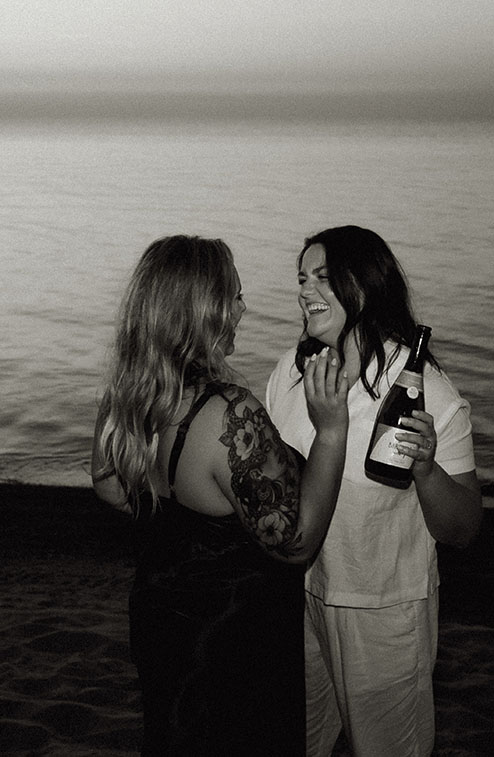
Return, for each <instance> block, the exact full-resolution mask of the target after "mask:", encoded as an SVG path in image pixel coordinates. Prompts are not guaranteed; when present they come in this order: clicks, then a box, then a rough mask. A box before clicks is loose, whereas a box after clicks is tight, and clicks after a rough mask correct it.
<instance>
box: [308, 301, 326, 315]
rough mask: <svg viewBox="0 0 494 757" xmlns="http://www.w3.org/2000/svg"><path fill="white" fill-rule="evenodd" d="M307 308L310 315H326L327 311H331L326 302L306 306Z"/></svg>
mask: <svg viewBox="0 0 494 757" xmlns="http://www.w3.org/2000/svg"><path fill="white" fill-rule="evenodd" d="M306 308H307V312H308V313H309V315H314V314H316V313H325V312H326V311H327V310H330V309H331V308H330V306H329V305H327V304H326V303H324V302H312V303H311V304H310V305H306Z"/></svg>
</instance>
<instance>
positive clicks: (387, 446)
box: [370, 423, 420, 469]
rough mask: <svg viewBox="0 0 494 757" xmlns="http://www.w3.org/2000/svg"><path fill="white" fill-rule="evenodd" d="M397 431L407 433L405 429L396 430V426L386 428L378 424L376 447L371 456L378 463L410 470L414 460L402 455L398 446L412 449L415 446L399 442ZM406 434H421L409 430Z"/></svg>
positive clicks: (375, 439) (382, 424) (375, 438)
mask: <svg viewBox="0 0 494 757" xmlns="http://www.w3.org/2000/svg"><path fill="white" fill-rule="evenodd" d="M397 431H405V429H402V428H396V427H395V426H386V425H385V424H384V423H378V424H377V429H376V435H375V437H374V446H373V448H372V452H371V454H370V459H371V460H375V461H376V462H377V463H384V464H385V465H394V466H395V468H405V469H408V468H411V467H412V463H413V458H412V457H409V456H408V455H404V454H402V453H401V452H400V451H399V450H398V444H402V445H403V446H405V447H412V448H413V447H414V446H415V445H414V444H412V443H411V442H398V440H397V439H395V434H396V432H397ZM406 433H407V434H409V433H410V434H415V435H416V436H420V434H417V433H416V432H415V431H409V430H408V429H406Z"/></svg>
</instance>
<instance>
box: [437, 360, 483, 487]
mask: <svg viewBox="0 0 494 757" xmlns="http://www.w3.org/2000/svg"><path fill="white" fill-rule="evenodd" d="M439 381H440V384H439ZM432 391H433V394H434V393H436V394H437V392H438V391H440V392H441V400H440V402H439V403H438V407H437V408H434V407H433V408H432V410H431V412H432V415H433V416H434V425H435V429H436V434H437V451H436V461H437V462H438V463H439V465H440V466H441V467H442V468H444V470H445V471H446V473H448V474H450V475H455V474H459V473H467V472H468V471H472V470H475V456H474V451H473V440H472V423H471V420H470V404H469V403H468V401H467V400H466V399H464V398H463V397H461V396H460V395H459V393H458V392H457V390H456V389H455V387H454V386H453V384H452V383H451V381H450V380H449V379H448V377H447V376H446V375H445V374H441V376H440V379H437V378H436V379H435V380H434V381H433V389H432ZM434 410H436V412H434Z"/></svg>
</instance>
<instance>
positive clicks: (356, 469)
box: [267, 343, 475, 607]
mask: <svg viewBox="0 0 494 757" xmlns="http://www.w3.org/2000/svg"><path fill="white" fill-rule="evenodd" d="M394 346H395V345H394V344H392V343H389V344H387V345H386V351H387V353H388V354H389V352H390V351H391V350H392V349H393V347H394ZM408 353H409V350H408V349H405V348H404V349H402V350H401V352H400V355H399V357H398V358H397V359H396V360H395V362H394V363H393V365H392V366H391V368H390V369H389V371H388V374H387V376H385V377H384V378H383V379H382V381H381V386H380V394H381V398H380V399H378V400H373V399H372V398H371V397H370V396H369V394H368V393H367V391H366V390H365V388H364V386H363V384H362V382H361V381H360V380H359V381H357V383H356V384H354V385H353V386H352V387H351V389H350V391H349V395H348V408H349V416H350V423H349V431H348V441H347V454H346V461H345V468H344V472H343V479H342V483H341V489H340V493H339V496H338V501H337V504H336V509H335V512H334V515H333V519H332V521H331V524H330V527H329V530H328V534H327V536H326V538H325V540H324V543H323V546H322V548H321V550H320V551H319V553H318V555H317V557H316V558H315V560H314V562H313V563H312V565H311V567H310V568H309V570H308V571H307V576H306V588H307V590H308V591H309V592H310V593H311V594H314V595H315V596H316V597H319V598H320V599H322V600H323V601H324V602H325V603H326V604H328V605H339V606H347V607H386V606H389V605H393V604H397V603H399V602H406V601H410V600H415V599H424V598H425V597H427V596H429V595H430V594H432V593H433V592H434V590H435V589H436V587H437V586H438V584H439V576H438V571H437V558H436V549H435V541H434V539H433V537H432V536H431V535H430V533H429V531H428V530H427V527H426V525H425V521H424V517H423V515H422V510H421V508H420V504H419V501H418V497H417V492H416V489H415V484H414V483H413V482H412V484H411V485H410V488H409V489H405V490H403V489H395V488H393V487H390V486H385V485H384V484H380V483H377V482H375V481H371V480H370V479H368V478H367V477H366V475H365V472H364V459H365V455H366V452H367V447H368V444H369V440H370V437H371V433H372V429H373V426H374V421H375V418H376V415H377V411H378V409H379V406H380V404H381V402H382V399H383V398H384V396H385V394H386V392H387V390H388V388H389V387H390V386H391V385H392V384H393V383H394V381H395V380H396V378H397V377H398V374H399V372H400V370H401V369H402V368H403V366H404V364H405V362H406V358H407V356H408ZM294 361H295V349H294V348H293V349H291V350H289V351H288V352H287V353H286V354H285V355H283V356H282V357H281V359H280V360H279V362H278V365H277V366H276V368H275V370H274V371H273V373H272V374H271V377H270V379H269V383H268V388H267V409H268V412H269V414H270V416H271V418H272V419H273V422H274V424H275V425H276V426H277V428H278V430H279V432H280V434H281V437H282V438H283V439H284V440H285V441H286V442H287V443H288V444H290V445H291V446H292V447H294V448H295V449H297V450H298V451H299V452H301V453H302V455H304V457H307V456H308V454H309V450H310V447H311V445H312V442H313V439H314V436H315V432H314V428H313V426H312V424H311V422H310V420H309V416H308V413H307V405H306V401H305V395H304V388H303V383H302V382H300V383H295V382H296V381H297V379H298V378H300V374H299V372H298V370H297V368H296V367H295V364H294ZM375 371H376V363H375V362H372V363H371V364H370V366H369V369H368V376H369V377H373V376H374V375H375ZM424 397H425V409H426V410H427V412H429V413H431V415H432V416H433V417H434V426H435V429H436V434H437V450H436V457H435V459H436V461H437V463H438V464H439V465H440V466H441V467H442V468H444V470H445V471H446V472H447V473H449V474H459V473H465V472H467V471H471V470H474V469H475V460H474V455H473V444H472V426H471V422H470V406H469V404H468V402H467V401H466V400H464V399H462V398H461V397H460V395H459V394H458V392H457V391H456V389H455V388H454V386H453V385H452V383H451V381H450V380H449V379H448V377H447V376H446V375H445V374H444V373H442V372H439V371H437V370H436V369H434V368H432V367H431V366H430V365H427V366H426V368H425V370H424Z"/></svg>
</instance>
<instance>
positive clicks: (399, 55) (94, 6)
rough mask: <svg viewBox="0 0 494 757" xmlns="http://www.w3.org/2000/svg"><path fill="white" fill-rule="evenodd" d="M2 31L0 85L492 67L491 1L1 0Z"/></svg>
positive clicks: (351, 84)
mask: <svg viewBox="0 0 494 757" xmlns="http://www.w3.org/2000/svg"><path fill="white" fill-rule="evenodd" d="M0 29H2V34H1V39H2V43H1V45H0V72H3V74H2V80H3V87H4V88H5V87H6V88H8V87H9V82H11V83H12V86H19V85H20V83H21V84H22V82H24V83H25V85H26V86H29V84H30V82H31V83H32V81H33V78H32V77H33V75H36V74H40V73H43V72H45V71H48V72H52V74H53V75H54V76H55V77H56V78H57V79H58V78H60V79H62V80H63V79H64V78H66V79H67V81H70V82H72V85H73V86H78V83H79V84H81V83H83V84H85V86H92V84H91V82H93V84H94V82H95V81H96V80H97V79H96V78H94V77H93V78H92V76H91V72H95V71H98V72H102V71H103V72H104V71H106V72H108V75H112V76H113V77H114V80H115V81H117V82H118V84H119V86H123V85H125V83H126V82H128V83H129V84H131V83H132V80H133V77H134V75H136V76H140V75H141V74H146V75H147V74H150V75H151V76H150V78H149V82H150V83H151V84H150V86H153V84H152V83H153V81H154V82H159V84H160V86H163V85H166V84H169V85H170V86H172V87H174V86H176V87H178V88H180V87H181V86H185V87H187V88H189V87H191V88H194V87H196V88H202V87H204V86H206V85H207V86H208V87H211V86H212V83H213V84H214V86H216V87H218V88H220V89H221V88H229V87H233V88H242V87H244V88H245V87H247V88H253V89H255V88H263V87H267V88H270V87H274V88H280V89H285V88H288V89H290V88H299V87H300V88H304V89H306V88H315V89H319V88H321V87H322V88H327V89H331V90H336V91H338V90H340V91H345V90H361V89H363V90H365V89H386V88H393V89H395V88H397V89H403V88H405V89H408V88H413V89H416V88H425V89H441V88H447V89H449V88H455V87H460V88H470V87H489V86H491V80H492V74H493V71H494V45H493V38H494V3H493V2H492V0H367V2H366V1H365V0H248V1H246V0H175V1H174V2H171V1H170V0H139V2H138V3H136V2H135V0H8V2H6V3H4V4H2V7H1V8H0ZM15 72H20V73H22V72H28V74H27V75H26V74H25V75H24V78H23V77H22V76H21V77H20V78H19V76H18V75H14V73H15ZM75 72H79V73H78V74H77V75H76V74H75ZM98 77H99V79H100V82H101V81H102V80H103V81H104V79H105V77H103V79H101V74H100V73H99V74H98ZM153 77H154V78H153Z"/></svg>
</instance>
